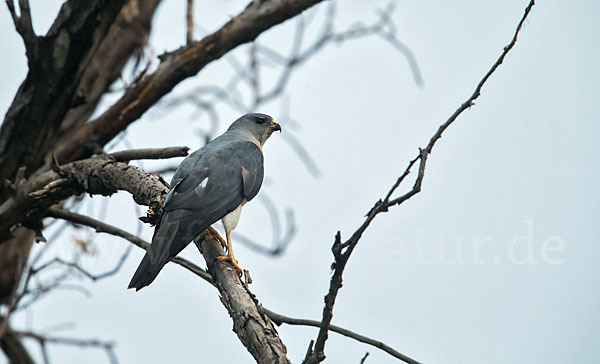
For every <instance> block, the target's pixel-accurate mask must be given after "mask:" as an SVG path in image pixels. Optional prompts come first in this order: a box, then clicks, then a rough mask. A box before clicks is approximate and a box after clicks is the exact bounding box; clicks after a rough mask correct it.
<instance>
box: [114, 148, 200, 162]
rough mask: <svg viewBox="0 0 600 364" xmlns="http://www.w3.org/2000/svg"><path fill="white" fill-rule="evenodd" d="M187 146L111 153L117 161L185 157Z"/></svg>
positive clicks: (187, 150)
mask: <svg viewBox="0 0 600 364" xmlns="http://www.w3.org/2000/svg"><path fill="white" fill-rule="evenodd" d="M189 150H190V148H188V147H169V148H148V149H129V150H123V151H120V152H115V153H111V154H110V155H111V156H112V157H113V158H115V160H116V161H117V162H126V161H130V160H134V159H168V158H176V157H185V156H187V155H188V152H189Z"/></svg>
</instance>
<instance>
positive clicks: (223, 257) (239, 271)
mask: <svg viewBox="0 0 600 364" xmlns="http://www.w3.org/2000/svg"><path fill="white" fill-rule="evenodd" d="M217 260H218V261H220V262H221V261H224V260H226V261H228V262H230V263H231V265H233V267H234V268H235V270H236V271H237V274H238V277H240V278H241V277H242V272H243V269H242V267H240V265H239V264H238V261H237V259H235V258H234V257H232V256H229V255H221V256H218V257H217Z"/></svg>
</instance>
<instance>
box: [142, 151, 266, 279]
mask: <svg viewBox="0 0 600 364" xmlns="http://www.w3.org/2000/svg"><path fill="white" fill-rule="evenodd" d="M225 142H226V143H220V144H217V145H210V144H209V145H207V147H209V148H202V149H200V150H198V151H196V152H194V153H192V154H191V155H190V156H189V157H188V158H186V159H185V160H184V161H183V162H182V163H181V165H180V167H179V168H178V169H177V172H176V173H175V175H174V176H173V180H172V182H171V190H170V191H169V194H168V195H167V198H166V202H165V206H164V212H163V216H162V219H161V222H160V224H159V225H158V226H157V227H156V230H155V232H154V237H153V238H152V244H151V246H150V250H149V251H148V252H147V253H146V256H145V257H144V259H143V260H142V263H141V264H140V266H139V267H138V270H137V271H136V273H135V274H134V277H133V279H132V280H131V283H130V288H131V287H135V288H137V289H140V288H142V287H144V286H146V285H148V284H150V283H151V282H152V281H153V280H154V278H155V277H156V275H157V274H158V272H160V270H161V268H162V266H163V265H164V264H166V263H167V262H168V261H169V259H170V258H172V257H174V256H176V255H177V254H178V253H179V252H180V251H181V250H183V249H184V248H185V247H186V246H187V245H188V244H189V243H190V242H191V241H192V240H193V239H194V238H195V237H196V236H198V234H200V233H201V232H202V231H204V230H205V229H206V228H208V227H209V226H210V225H212V224H213V223H215V222H217V221H218V220H220V219H221V218H223V217H224V216H225V215H227V214H228V213H229V212H231V211H233V210H234V209H236V208H237V207H238V206H239V205H240V204H241V203H242V201H243V200H246V201H250V200H251V199H252V198H254V197H255V196H256V194H257V193H258V191H259V190H260V186H261V185H262V181H263V175H264V172H263V155H262V151H261V150H260V149H259V148H258V146H257V145H256V144H254V143H252V142H250V141H235V140H234V141H227V140H225Z"/></svg>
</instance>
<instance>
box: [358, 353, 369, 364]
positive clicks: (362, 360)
mask: <svg viewBox="0 0 600 364" xmlns="http://www.w3.org/2000/svg"><path fill="white" fill-rule="evenodd" d="M368 356H369V352H368V351H367V352H366V353H365V356H363V357H362V359H360V364H365V361H366V360H367V357H368Z"/></svg>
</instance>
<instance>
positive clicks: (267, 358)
mask: <svg viewBox="0 0 600 364" xmlns="http://www.w3.org/2000/svg"><path fill="white" fill-rule="evenodd" d="M196 245H197V246H198V249H199V250H200V252H201V253H202V255H203V256H204V259H205V260H206V264H207V266H208V267H209V272H210V273H211V275H212V277H213V281H214V284H215V286H216V287H217V289H218V290H219V293H220V294H221V302H222V303H223V305H224V306H225V308H226V309H227V311H228V312H229V315H230V316H231V318H232V320H233V331H234V332H235V333H236V334H237V336H238V338H239V339H240V341H241V342H242V344H243V345H244V346H245V347H246V349H248V351H249V352H250V354H252V356H253V357H254V359H255V360H256V362H257V363H259V364H280V363H281V364H289V363H290V361H289V360H288V358H287V354H286V353H287V349H286V347H285V345H284V344H283V342H282V341H281V339H280V338H279V335H278V334H277V330H276V329H275V326H273V323H272V322H271V320H270V319H269V318H268V317H267V315H266V314H265V313H264V312H262V310H261V309H260V308H259V306H258V302H257V301H256V300H255V299H254V297H253V296H252V295H250V293H249V292H248V290H246V288H245V287H244V286H243V284H242V282H241V281H240V279H239V278H238V275H237V272H236V270H235V269H233V266H232V265H231V264H229V263H228V262H226V261H217V257H219V256H223V255H225V252H224V251H223V249H221V244H220V243H219V242H218V241H217V240H209V241H204V242H202V241H199V242H197V243H196Z"/></svg>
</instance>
